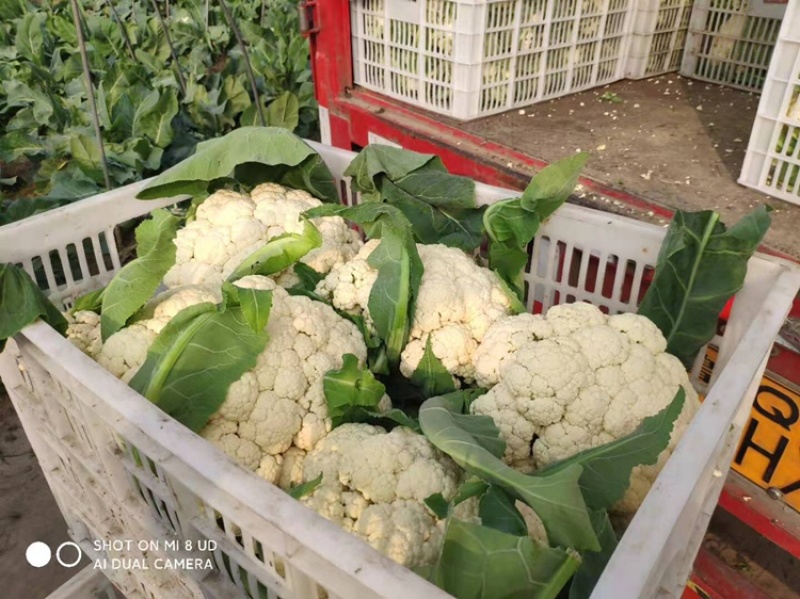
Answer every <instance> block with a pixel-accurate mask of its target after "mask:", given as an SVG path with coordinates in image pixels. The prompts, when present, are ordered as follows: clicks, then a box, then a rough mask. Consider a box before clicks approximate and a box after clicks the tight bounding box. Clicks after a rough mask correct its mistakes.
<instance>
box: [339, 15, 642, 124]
mask: <svg viewBox="0 0 800 599" xmlns="http://www.w3.org/2000/svg"><path fill="white" fill-rule="evenodd" d="M631 6H632V0H454V1H451V0H353V2H351V3H350V7H351V29H352V48H353V70H354V79H355V83H357V84H358V85H361V86H363V87H365V88H367V89H371V90H374V91H377V92H381V93H383V94H385V95H388V96H391V97H393V98H398V99H400V100H404V101H406V102H409V103H411V104H413V105H415V106H419V107H421V108H426V109H428V110H431V111H433V112H437V113H441V114H446V115H449V116H452V117H455V118H457V119H474V118H477V117H481V116H485V115H489V114H495V113H498V112H503V111H504V110H508V109H510V108H514V107H517V106H526V105H529V104H533V103H535V102H539V101H541V100H546V99H549V98H558V97H561V96H565V95H567V94H570V93H574V92H577V91H581V90H585V89H588V88H592V87H596V86H598V85H603V84H606V83H611V82H612V81H617V80H619V79H621V78H623V77H624V75H625V60H624V58H625V52H626V49H627V43H628V39H629V38H628V28H629V25H630V16H631Z"/></svg>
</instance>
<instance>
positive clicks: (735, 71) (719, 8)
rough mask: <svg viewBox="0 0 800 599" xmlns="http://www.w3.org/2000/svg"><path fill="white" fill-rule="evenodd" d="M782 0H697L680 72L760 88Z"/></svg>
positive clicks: (780, 13) (779, 19) (741, 87)
mask: <svg viewBox="0 0 800 599" xmlns="http://www.w3.org/2000/svg"><path fill="white" fill-rule="evenodd" d="M785 11H786V0H783V1H781V0H777V1H771V2H770V1H766V0H695V3H694V9H693V11H692V18H691V21H690V22H689V34H688V36H687V39H686V50H685V51H684V55H683V64H682V65H681V71H680V72H681V75H685V76H686V77H692V78H694V79H700V80H703V81H710V82H712V83H719V84H721V85H727V86H729V87H735V88H738V89H744V90H747V91H754V92H760V91H761V88H762V87H763V86H764V82H765V80H766V77H767V69H768V68H769V63H770V58H771V57H772V49H773V48H774V46H775V42H776V41H777V39H778V31H779V30H780V27H781V19H782V18H783V14H784V12H785Z"/></svg>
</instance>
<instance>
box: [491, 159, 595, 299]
mask: <svg viewBox="0 0 800 599" xmlns="http://www.w3.org/2000/svg"><path fill="white" fill-rule="evenodd" d="M587 157H588V154H586V153H581V154H576V155H575V156H571V157H569V158H566V159H564V160H560V161H558V162H556V163H553V164H551V165H549V166H546V167H545V168H543V169H542V170H541V171H539V172H538V173H536V175H534V177H533V179H531V182H530V184H529V185H528V187H526V188H525V191H524V192H523V194H522V197H521V198H514V199H509V200H504V201H502V202H497V203H495V204H493V205H491V206H490V207H489V208H488V209H487V210H486V212H484V214H483V225H484V227H485V229H486V233H487V235H488V237H489V267H490V268H491V269H492V270H494V271H495V272H497V274H498V275H500V278H501V279H502V280H503V281H504V282H505V284H506V285H508V286H509V287H510V288H511V290H512V291H513V292H514V293H515V294H516V296H517V298H518V299H519V300H522V299H523V295H524V285H523V280H522V271H523V269H524V267H525V265H526V264H527V262H528V251H527V248H528V244H529V243H530V242H531V241H532V240H533V238H534V237H535V236H536V233H537V232H538V230H539V226H540V225H541V223H543V222H544V221H545V220H546V219H547V218H548V217H549V216H550V215H551V214H553V212H555V211H556V210H557V209H558V208H559V207H560V206H561V205H562V204H563V203H564V202H565V201H567V199H568V198H569V195H570V194H571V193H572V191H573V190H574V189H575V185H577V182H578V178H579V176H580V173H581V170H582V169H583V166H584V165H585V164H586V159H587Z"/></svg>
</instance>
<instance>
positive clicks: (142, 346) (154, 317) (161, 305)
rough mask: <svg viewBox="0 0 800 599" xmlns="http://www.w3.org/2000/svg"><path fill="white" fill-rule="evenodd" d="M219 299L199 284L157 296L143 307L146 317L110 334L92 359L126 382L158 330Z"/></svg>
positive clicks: (210, 290) (143, 357)
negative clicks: (185, 311)
mask: <svg viewBox="0 0 800 599" xmlns="http://www.w3.org/2000/svg"><path fill="white" fill-rule="evenodd" d="M221 299H222V293H221V292H220V290H219V289H212V288H210V287H209V288H207V287H202V286H199V285H187V286H185V287H180V288H177V289H171V290H168V291H165V292H163V293H160V294H159V295H157V296H156V297H155V298H153V299H152V300H150V301H149V302H148V303H147V304H146V305H145V307H144V311H143V312H144V313H145V314H148V315H149V318H144V319H142V320H139V321H137V322H135V323H133V324H131V325H128V326H127V327H125V328H124V329H120V330H119V331H117V332H116V333H114V334H113V335H111V337H109V338H108V339H106V342H105V343H104V344H102V347H101V348H100V350H99V352H98V353H97V354H96V355H95V356H94V357H95V358H96V359H97V362H98V363H99V364H100V366H102V367H103V368H105V369H106V370H108V371H109V372H110V373H111V374H113V375H114V376H116V377H117V378H120V379H122V380H123V381H124V382H126V383H129V382H130V381H131V379H132V378H133V376H134V375H135V374H136V372H137V371H138V370H139V368H140V367H141V366H142V364H144V361H145V359H147V350H148V349H150V345H151V344H152V343H153V341H155V340H156V337H157V336H158V334H159V333H160V332H161V329H163V328H164V327H165V326H166V325H167V323H169V321H170V320H172V318H173V317H174V316H175V315H176V314H178V312H180V311H181V310H183V309H184V308H188V307H189V306H194V305H196V304H202V303H206V302H210V303H213V304H216V303H218V302H220V301H221ZM98 323H99V317H98ZM98 329H99V326H98ZM98 335H99V330H98Z"/></svg>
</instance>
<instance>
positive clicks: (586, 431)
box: [471, 303, 699, 513]
mask: <svg viewBox="0 0 800 599" xmlns="http://www.w3.org/2000/svg"><path fill="white" fill-rule="evenodd" d="M666 348H667V342H666V340H665V339H664V336H663V335H662V334H661V332H660V331H659V329H658V328H657V327H656V325H655V324H653V323H652V322H651V321H650V320H649V319H647V318H646V317H644V316H640V315H637V314H618V315H615V316H610V317H609V316H606V315H605V314H603V313H602V312H601V311H600V310H599V309H598V308H596V307H595V306H593V305H591V304H588V303H575V304H565V305H559V306H554V307H552V308H550V310H549V311H548V312H547V314H546V316H544V317H542V316H534V315H530V314H520V315H517V316H510V317H506V318H502V319H500V320H498V321H497V322H496V323H495V324H493V325H492V326H491V327H490V328H489V330H488V331H487V333H486V335H485V336H484V338H483V342H482V343H481V345H480V346H479V347H478V349H477V350H476V351H475V353H474V365H475V371H476V380H477V382H478V384H479V385H481V386H486V387H491V389H490V390H489V392H488V393H486V394H485V395H483V396H481V397H479V398H478V399H477V400H476V401H475V402H474V403H473V404H472V406H471V410H472V412H473V413H474V414H482V415H486V416H490V417H491V418H492V419H493V420H494V422H495V424H496V425H497V427H498V428H499V429H500V433H501V435H502V437H503V438H504V439H505V441H506V443H507V447H506V454H505V456H504V460H505V461H506V462H507V463H508V464H509V465H510V466H512V467H514V468H516V469H518V470H521V471H523V472H531V471H533V470H535V469H537V468H540V467H543V466H546V465H547V464H550V463H552V462H555V461H558V460H561V459H564V458H567V457H569V456H571V455H574V454H575V453H578V452H579V451H582V450H584V449H589V448H592V447H596V446H598V445H602V444H604V443H608V442H610V441H613V440H615V439H618V438H620V437H623V436H625V435H627V434H629V433H631V432H633V431H634V430H635V429H636V427H638V426H639V424H640V423H641V421H642V420H643V419H644V418H646V417H648V416H652V415H654V414H656V413H658V412H659V411H661V410H662V409H663V408H665V407H666V406H667V405H669V403H670V402H671V401H672V399H673V397H674V396H675V393H676V392H677V391H678V389H679V387H683V388H684V389H685V391H686V403H685V405H684V408H683V410H682V412H681V414H680V416H679V417H678V419H677V421H676V423H675V426H674V428H673V433H672V437H671V440H670V443H669V446H668V447H667V449H665V450H664V451H663V452H662V453H661V455H660V456H659V459H658V462H657V463H656V464H654V465H652V466H639V467H637V468H636V469H634V471H633V474H632V477H631V485H630V488H629V489H628V492H627V493H626V495H625V497H624V498H623V500H622V501H621V502H620V504H619V505H617V506H616V510H617V511H619V512H623V513H629V512H632V511H635V510H636V508H637V507H638V506H639V504H641V502H642V501H643V500H644V496H645V495H646V494H647V491H648V490H649V489H650V487H651V486H652V483H653V481H654V480H655V477H656V476H657V474H658V472H660V470H661V468H662V467H663V465H664V463H665V462H666V460H667V459H668V458H669V456H670V455H671V453H672V450H673V449H674V447H675V445H676V444H677V442H678V440H679V439H680V436H681V435H682V433H683V431H684V430H685V429H686V427H687V426H688V424H689V421H690V420H691V418H692V416H693V415H694V414H695V412H696V411H697V409H698V407H699V400H698V397H697V393H696V392H695V390H694V388H693V387H692V385H691V383H690V381H689V377H688V375H687V373H686V371H685V369H684V368H683V365H682V364H681V362H680V361H679V360H678V359H677V358H675V357H674V356H672V355H670V354H667V353H666Z"/></svg>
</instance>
